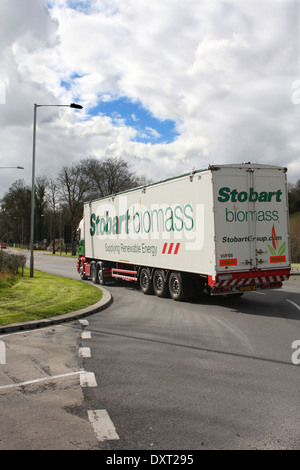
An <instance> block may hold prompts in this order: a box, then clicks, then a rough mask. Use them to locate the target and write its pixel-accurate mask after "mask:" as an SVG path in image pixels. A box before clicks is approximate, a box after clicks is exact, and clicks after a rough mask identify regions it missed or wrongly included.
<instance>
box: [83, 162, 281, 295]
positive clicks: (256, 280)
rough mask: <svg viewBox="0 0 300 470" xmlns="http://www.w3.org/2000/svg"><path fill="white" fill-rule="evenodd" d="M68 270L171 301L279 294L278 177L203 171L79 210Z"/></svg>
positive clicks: (274, 170)
mask: <svg viewBox="0 0 300 470" xmlns="http://www.w3.org/2000/svg"><path fill="white" fill-rule="evenodd" d="M77 270H78V272H79V273H80V276H81V278H82V279H85V278H89V277H90V278H91V279H92V280H93V282H95V283H100V284H104V283H105V282H107V281H108V280H111V279H112V278H116V279H118V278H120V279H123V280H127V281H134V282H138V284H139V285H140V287H141V290H142V291H143V292H144V293H145V294H150V293H153V292H154V293H155V294H156V295H158V296H161V297H162V296H167V295H170V296H171V297H172V298H173V299H174V300H183V299H184V298H188V297H190V296H191V295H193V294H194V293H195V292H198V291H202V290H207V291H208V292H209V293H210V294H211V295H216V294H235V295H241V294H242V293H243V292H247V291H254V290H258V289H270V288H278V287H281V286H282V282H283V281H285V280H287V279H288V278H289V275H290V253H289V221H288V200H287V182H286V169H285V168H282V167H278V166H271V165H260V164H250V163H245V164H234V165H218V166H210V167H209V168H207V169H205V170H198V171H193V172H192V173H189V174H185V175H182V176H179V177H176V178H170V179H167V180H164V181H161V182H158V183H154V184H149V185H146V186H144V187H139V188H135V189H132V190H129V191H125V192H122V193H119V194H116V195H111V196H108V197H105V198H101V199H97V200H94V201H91V202H88V203H86V204H84V218H83V220H82V221H81V223H80V227H79V230H78V263H77Z"/></svg>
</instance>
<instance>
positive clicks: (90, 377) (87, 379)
mask: <svg viewBox="0 0 300 470" xmlns="http://www.w3.org/2000/svg"><path fill="white" fill-rule="evenodd" d="M80 385H81V387H97V381H96V377H95V374H94V373H93V372H85V371H82V372H81V374H80Z"/></svg>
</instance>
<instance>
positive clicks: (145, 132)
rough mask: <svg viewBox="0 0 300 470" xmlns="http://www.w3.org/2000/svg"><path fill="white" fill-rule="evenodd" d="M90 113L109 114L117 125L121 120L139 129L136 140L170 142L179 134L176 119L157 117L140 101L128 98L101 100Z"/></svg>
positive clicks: (152, 142)
mask: <svg viewBox="0 0 300 470" xmlns="http://www.w3.org/2000/svg"><path fill="white" fill-rule="evenodd" d="M90 114H92V115H93V116H95V115H101V114H102V115H104V116H109V117H110V118H111V120H112V122H113V123H115V124H116V125H118V124H120V122H122V123H124V125H126V126H130V127H133V128H134V129H135V130H136V131H137V135H136V137H135V138H134V139H133V140H134V141H136V142H144V143H151V144H158V143H170V142H173V141H174V140H175V138H176V137H177V136H178V132H177V131H176V124H175V121H172V120H169V119H167V120H163V121H161V120H159V119H156V118H155V117H154V116H153V115H152V114H151V113H149V111H147V110H146V109H145V108H143V106H142V105H141V104H139V103H133V102H132V101H130V100H129V99H128V98H125V97H122V98H119V99H117V100H111V101H101V102H100V103H99V105H98V106H96V107H95V108H93V109H92V110H91V111H90Z"/></svg>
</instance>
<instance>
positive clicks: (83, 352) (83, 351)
mask: <svg viewBox="0 0 300 470" xmlns="http://www.w3.org/2000/svg"><path fill="white" fill-rule="evenodd" d="M79 356H80V357H91V349H90V348H79Z"/></svg>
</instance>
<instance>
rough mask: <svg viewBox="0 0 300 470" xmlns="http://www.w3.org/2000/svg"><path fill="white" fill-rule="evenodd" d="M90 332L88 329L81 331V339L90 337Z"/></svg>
mask: <svg viewBox="0 0 300 470" xmlns="http://www.w3.org/2000/svg"><path fill="white" fill-rule="evenodd" d="M91 337H92V336H91V332H90V331H83V332H82V333H81V339H91Z"/></svg>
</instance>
